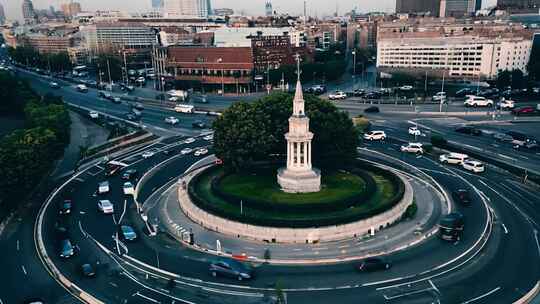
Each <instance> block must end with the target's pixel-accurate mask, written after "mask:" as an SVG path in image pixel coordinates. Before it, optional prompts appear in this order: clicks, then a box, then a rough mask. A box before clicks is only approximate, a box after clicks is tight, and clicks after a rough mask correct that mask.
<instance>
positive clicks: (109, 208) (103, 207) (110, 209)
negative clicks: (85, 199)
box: [97, 200, 114, 214]
mask: <svg viewBox="0 0 540 304" xmlns="http://www.w3.org/2000/svg"><path fill="white" fill-rule="evenodd" d="M97 206H98V210H99V211H101V212H102V213H103V214H112V213H114V205H113V204H112V203H111V201H109V200H100V201H99V202H98V205H97Z"/></svg>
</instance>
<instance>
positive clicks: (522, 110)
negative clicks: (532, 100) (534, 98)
mask: <svg viewBox="0 0 540 304" xmlns="http://www.w3.org/2000/svg"><path fill="white" fill-rule="evenodd" d="M511 113H512V115H515V116H522V115H536V114H537V111H536V109H535V108H534V107H533V106H524V107H519V108H514V109H512V111H511Z"/></svg>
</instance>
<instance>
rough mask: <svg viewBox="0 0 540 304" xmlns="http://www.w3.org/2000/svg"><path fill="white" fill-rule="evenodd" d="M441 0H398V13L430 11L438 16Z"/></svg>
mask: <svg viewBox="0 0 540 304" xmlns="http://www.w3.org/2000/svg"><path fill="white" fill-rule="evenodd" d="M440 3H441V1H440V0H396V13H417V14H420V13H422V14H424V13H429V15H431V16H438V15H439V11H440V7H439V5H440Z"/></svg>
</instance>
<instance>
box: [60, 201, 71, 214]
mask: <svg viewBox="0 0 540 304" xmlns="http://www.w3.org/2000/svg"><path fill="white" fill-rule="evenodd" d="M72 206H73V203H72V201H71V200H68V199H67V200H64V201H63V202H62V204H60V210H59V211H58V213H60V214H61V215H66V214H70V213H71V207H72Z"/></svg>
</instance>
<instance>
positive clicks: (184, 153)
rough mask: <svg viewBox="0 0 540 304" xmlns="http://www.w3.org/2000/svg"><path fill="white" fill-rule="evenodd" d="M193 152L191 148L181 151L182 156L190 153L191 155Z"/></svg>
mask: <svg viewBox="0 0 540 304" xmlns="http://www.w3.org/2000/svg"><path fill="white" fill-rule="evenodd" d="M191 152H193V149H191V148H184V149H182V150H181V151H180V154H182V155H186V154H189V153H191Z"/></svg>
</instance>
